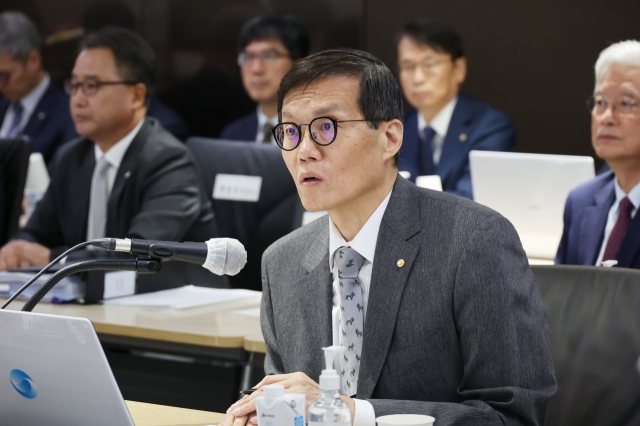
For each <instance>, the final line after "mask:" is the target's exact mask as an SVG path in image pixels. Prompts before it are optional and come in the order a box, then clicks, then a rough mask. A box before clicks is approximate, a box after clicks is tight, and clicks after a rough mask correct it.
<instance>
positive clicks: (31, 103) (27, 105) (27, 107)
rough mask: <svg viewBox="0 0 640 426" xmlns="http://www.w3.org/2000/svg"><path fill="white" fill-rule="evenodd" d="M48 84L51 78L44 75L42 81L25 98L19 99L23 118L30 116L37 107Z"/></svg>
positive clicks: (46, 74)
mask: <svg viewBox="0 0 640 426" xmlns="http://www.w3.org/2000/svg"><path fill="white" fill-rule="evenodd" d="M50 82H51V77H49V73H45V75H44V78H43V79H42V81H41V82H40V83H38V85H37V86H36V87H34V88H33V89H32V90H31V91H30V92H29V93H28V94H27V96H25V97H23V98H22V99H20V105H22V110H23V114H24V116H27V117H29V116H31V113H32V112H33V110H35V109H36V106H37V105H38V102H40V99H41V98H42V96H43V95H44V92H46V91H47V88H48V87H49V83H50Z"/></svg>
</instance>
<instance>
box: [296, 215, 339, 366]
mask: <svg viewBox="0 0 640 426" xmlns="http://www.w3.org/2000/svg"><path fill="white" fill-rule="evenodd" d="M315 226H316V232H315V238H314V241H313V243H312V244H311V247H310V248H309V250H308V251H307V254H306V255H305V256H304V258H303V259H302V266H303V267H304V268H305V270H306V271H307V275H305V276H304V277H302V279H301V280H300V281H299V283H298V289H299V291H301V292H303V294H305V296H304V297H302V299H303V300H311V301H313V303H310V304H308V305H307V306H305V308H304V309H305V315H304V317H303V318H309V319H310V321H309V322H307V323H305V324H304V334H305V335H306V336H307V338H308V340H307V342H309V346H308V347H307V348H305V350H306V351H308V352H311V360H312V361H311V362H312V365H311V366H310V367H311V370H309V371H318V372H319V371H321V370H323V369H324V368H325V367H324V366H325V363H324V356H323V354H322V351H321V350H320V348H322V347H325V346H330V345H331V344H332V342H333V330H332V314H331V310H332V308H333V287H332V282H333V277H332V276H331V271H330V270H329V218H328V216H325V217H323V218H320V219H317V220H316V223H315ZM318 318H321V319H324V320H320V321H318Z"/></svg>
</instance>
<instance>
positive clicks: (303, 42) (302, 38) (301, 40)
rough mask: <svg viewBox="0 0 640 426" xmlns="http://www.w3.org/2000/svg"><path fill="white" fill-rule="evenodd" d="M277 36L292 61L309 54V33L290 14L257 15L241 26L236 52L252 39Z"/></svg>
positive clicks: (239, 51)
mask: <svg viewBox="0 0 640 426" xmlns="http://www.w3.org/2000/svg"><path fill="white" fill-rule="evenodd" d="M269 38H277V39H278V40H280V41H281V42H282V44H284V47H286V48H287V50H288V51H289V55H291V59H293V60H294V61H296V60H298V59H301V58H304V57H305V56H307V55H308V54H309V46H310V41H309V33H307V30H306V29H305V28H304V27H303V26H302V24H301V23H300V21H298V19H296V18H295V17H294V16H291V15H284V16H281V15H258V16H256V17H254V18H253V19H251V20H250V21H248V22H247V23H246V24H244V25H243V26H242V29H241V30H240V35H239V36H238V53H241V52H242V51H243V50H244V48H245V47H247V45H248V44H249V43H251V42H252V41H258V40H266V39H269Z"/></svg>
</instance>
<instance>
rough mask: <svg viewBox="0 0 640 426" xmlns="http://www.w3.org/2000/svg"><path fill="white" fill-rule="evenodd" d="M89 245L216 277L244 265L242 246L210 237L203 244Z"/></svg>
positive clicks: (100, 242) (111, 242)
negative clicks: (194, 268) (198, 267)
mask: <svg viewBox="0 0 640 426" xmlns="http://www.w3.org/2000/svg"><path fill="white" fill-rule="evenodd" d="M91 244H92V245H93V246H94V247H100V248H102V249H104V250H109V251H118V252H124V253H133V254H137V255H142V256H150V257H154V258H157V259H161V260H177V261H180V262H187V263H196V264H198V265H202V267H203V268H205V269H208V270H209V271H211V272H213V273H214V274H216V275H236V274H237V273H238V272H240V270H242V268H243V267H244V265H245V264H246V263H247V252H246V251H245V249H244V246H243V245H242V243H241V242H240V241H238V240H234V239H233V238H212V239H210V240H209V241H207V242H206V243H175V242H168V241H151V240H137V239H128V238H125V239H120V238H99V239H96V240H93V241H92V242H91Z"/></svg>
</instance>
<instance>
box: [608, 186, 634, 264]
mask: <svg viewBox="0 0 640 426" xmlns="http://www.w3.org/2000/svg"><path fill="white" fill-rule="evenodd" d="M632 211H633V203H631V201H630V200H629V197H624V198H623V199H622V201H620V211H619V213H618V220H616V224H615V225H614V226H613V229H612V230H611V234H609V240H608V241H607V247H606V248H605V249H604V254H603V255H602V261H603V262H604V261H605V260H615V258H616V256H617V254H618V251H620V245H621V244H622V240H623V239H624V236H625V235H626V234H627V230H628V229H629V225H630V224H631V212H632Z"/></svg>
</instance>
